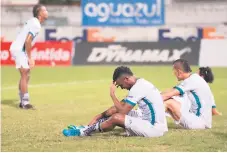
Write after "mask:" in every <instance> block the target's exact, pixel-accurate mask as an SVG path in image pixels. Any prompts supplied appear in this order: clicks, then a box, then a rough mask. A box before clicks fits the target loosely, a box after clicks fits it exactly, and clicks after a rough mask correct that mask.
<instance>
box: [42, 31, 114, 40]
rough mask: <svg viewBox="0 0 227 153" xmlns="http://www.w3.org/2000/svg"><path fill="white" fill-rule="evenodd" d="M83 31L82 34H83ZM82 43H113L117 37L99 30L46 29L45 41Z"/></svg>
mask: <svg viewBox="0 0 227 153" xmlns="http://www.w3.org/2000/svg"><path fill="white" fill-rule="evenodd" d="M81 31H82V32H81ZM71 40H72V41H74V42H75V43H78V42H81V41H88V42H113V41H114V40H115V37H113V36H111V35H108V34H103V33H102V32H101V30H99V29H81V28H80V29H78V30H77V31H76V30H75V29H71V28H69V29H67V28H66V29H59V31H58V29H56V28H52V29H45V41H71Z"/></svg>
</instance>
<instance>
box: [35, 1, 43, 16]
mask: <svg viewBox="0 0 227 153" xmlns="http://www.w3.org/2000/svg"><path fill="white" fill-rule="evenodd" d="M43 6H44V5H42V4H37V5H35V6H34V7H33V10H32V12H33V16H34V17H38V15H39V11H40V8H41V7H43Z"/></svg>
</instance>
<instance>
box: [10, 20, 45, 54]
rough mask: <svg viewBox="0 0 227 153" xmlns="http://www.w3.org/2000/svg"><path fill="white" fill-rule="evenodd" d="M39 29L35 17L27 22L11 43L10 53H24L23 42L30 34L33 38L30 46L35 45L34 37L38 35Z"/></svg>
mask: <svg viewBox="0 0 227 153" xmlns="http://www.w3.org/2000/svg"><path fill="white" fill-rule="evenodd" d="M40 29H41V24H40V22H39V20H38V19H37V18H35V17H33V18H31V19H30V20H28V21H27V22H26V23H25V24H24V26H23V28H22V30H21V31H20V33H19V34H18V35H17V38H16V40H15V41H13V43H12V45H11V46H10V51H12V52H14V53H15V52H20V51H25V40H26V37H27V35H28V34H29V33H30V34H31V35H32V36H33V40H32V45H34V43H35V37H36V36H37V35H38V33H39V32H40Z"/></svg>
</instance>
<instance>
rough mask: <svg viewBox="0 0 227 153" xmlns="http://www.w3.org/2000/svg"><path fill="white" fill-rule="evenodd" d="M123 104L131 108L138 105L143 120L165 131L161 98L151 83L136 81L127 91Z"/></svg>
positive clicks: (165, 124) (142, 80)
mask: <svg viewBox="0 0 227 153" xmlns="http://www.w3.org/2000/svg"><path fill="white" fill-rule="evenodd" d="M125 102H126V103H128V104H131V105H132V106H135V105H136V104H138V107H139V110H140V111H141V113H142V119H143V120H148V121H149V122H150V123H151V124H152V125H155V124H159V125H161V126H162V127H163V128H164V130H165V131H167V129H168V128H167V122H166V117H165V108H164V103H163V100H162V96H161V94H160V92H159V90H158V89H157V88H156V87H155V86H154V85H153V84H152V83H150V82H148V81H146V80H144V79H138V80H137V81H136V83H135V85H133V86H132V88H131V89H130V90H129V93H128V96H127V97H126V98H125Z"/></svg>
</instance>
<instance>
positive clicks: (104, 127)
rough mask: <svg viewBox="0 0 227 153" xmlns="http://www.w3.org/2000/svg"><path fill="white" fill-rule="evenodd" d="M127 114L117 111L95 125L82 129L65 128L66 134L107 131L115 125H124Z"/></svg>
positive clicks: (77, 134)
mask: <svg viewBox="0 0 227 153" xmlns="http://www.w3.org/2000/svg"><path fill="white" fill-rule="evenodd" d="M124 123H125V115H124V114H120V113H115V114H113V115H112V116H111V117H109V118H108V119H107V120H105V121H104V122H97V123H95V124H93V125H90V126H88V127H85V128H82V129H68V130H63V134H64V135H65V136H89V135H91V134H92V133H93V132H107V131H110V130H112V129H113V128H114V127H115V126H120V127H124Z"/></svg>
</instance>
